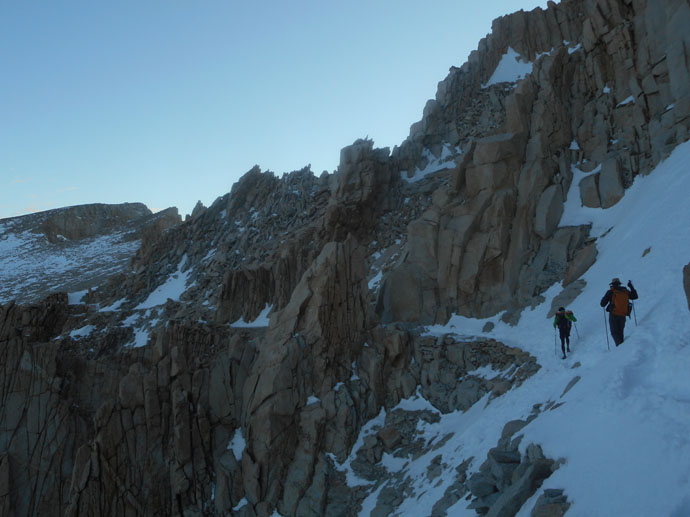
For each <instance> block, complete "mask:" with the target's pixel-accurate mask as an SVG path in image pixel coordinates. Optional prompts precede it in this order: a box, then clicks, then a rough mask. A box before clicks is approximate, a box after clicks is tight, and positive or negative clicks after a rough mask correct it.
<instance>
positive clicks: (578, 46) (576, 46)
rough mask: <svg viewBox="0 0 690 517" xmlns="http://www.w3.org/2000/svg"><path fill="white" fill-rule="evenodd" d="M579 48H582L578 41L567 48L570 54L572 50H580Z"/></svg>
mask: <svg viewBox="0 0 690 517" xmlns="http://www.w3.org/2000/svg"><path fill="white" fill-rule="evenodd" d="M581 48H582V43H578V44H577V45H575V46H574V47H572V48H568V54H572V53H573V52H577V51H578V50H580V49H581Z"/></svg>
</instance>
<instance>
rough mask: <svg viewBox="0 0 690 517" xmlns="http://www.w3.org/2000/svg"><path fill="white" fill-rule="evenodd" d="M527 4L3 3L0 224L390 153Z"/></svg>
mask: <svg viewBox="0 0 690 517" xmlns="http://www.w3.org/2000/svg"><path fill="white" fill-rule="evenodd" d="M537 6H541V7H546V2H545V1H540V0H512V1H508V0H497V1H492V2H466V1H463V0H455V1H451V0H434V1H433V2H419V1H418V0H417V1H412V0H378V1H376V2H371V1H370V2H366V1H363V0H352V1H349V2H330V1H323V0H321V1H316V0H296V1H294V2H284V1H257V2H238V1H234V0H223V1H220V0H205V1H202V2H191V1H182V0H172V1H170V0H168V1H162V0H147V1H146V2H140V1H138V2H135V1H130V0H119V1H117V2H92V1H85V0H84V1H72V0H65V1H61V2H49V1H40V2H39V1H35V0H26V1H22V2H13V1H10V0H0V63H2V74H1V75H0V218H3V217H11V216H14V215H20V214H25V213H29V212H33V211H37V210H47V209H50V208H57V207H61V206H69V205H76V204H84V203H96V202H99V203H122V202H134V201H139V202H143V203H146V205H147V206H149V208H151V209H152V210H159V209H163V208H166V207H168V206H177V207H178V208H179V209H180V213H181V214H182V215H183V216H184V214H186V213H189V212H191V210H192V208H193V206H194V204H195V203H196V201H197V200H201V201H202V202H203V203H204V204H206V205H209V204H210V203H212V202H213V201H214V199H215V198H217V197H218V196H221V195H223V194H225V193H226V192H228V191H229V190H230V188H231V186H232V184H233V183H234V182H235V181H237V179H238V178H239V177H240V176H241V175H242V174H244V173H245V172H246V171H247V170H249V169H250V168H251V167H253V166H254V165H255V164H256V165H259V166H260V167H261V168H262V170H272V171H274V172H275V173H278V174H282V173H284V172H290V171H292V170H296V169H300V168H302V167H304V166H305V165H307V164H311V166H312V170H313V171H314V172H315V173H316V174H320V173H321V171H323V170H327V171H329V172H332V171H333V170H334V169H335V168H336V167H337V165H338V159H339V153H340V149H341V148H342V147H344V146H346V145H349V144H350V143H352V142H353V141H354V140H356V139H357V138H361V137H365V136H368V137H370V138H372V139H373V140H374V142H375V145H376V146H377V147H391V148H392V147H393V146H395V145H397V144H399V143H400V142H402V141H403V140H404V139H405V137H407V135H408V133H409V127H410V125H411V124H412V123H414V122H416V121H417V120H419V119H420V118H421V114H422V110H423V108H424V104H425V103H426V100H427V99H430V98H432V97H434V95H435V92H436V84H437V83H438V81H440V80H442V79H443V78H444V77H445V76H446V75H447V73H448V68H449V67H450V66H451V65H455V66H459V65H461V64H462V63H463V62H464V61H465V60H466V58H467V56H468V54H469V53H470V52H471V51H472V50H473V49H475V48H476V47H477V43H478V42H479V39H481V38H482V37H483V36H485V35H486V34H487V33H488V32H489V31H490V28H491V21H492V20H493V19H494V18H495V17H497V16H500V15H502V14H506V13H509V12H513V11H515V10H519V9H521V8H523V9H526V10H531V9H533V8H534V7H537Z"/></svg>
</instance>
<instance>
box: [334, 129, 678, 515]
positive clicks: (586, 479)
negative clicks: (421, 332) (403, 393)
mask: <svg viewBox="0 0 690 517" xmlns="http://www.w3.org/2000/svg"><path fill="white" fill-rule="evenodd" d="M689 162H690V142H687V143H685V144H682V145H680V146H678V147H677V148H676V150H675V151H674V153H673V154H672V155H671V156H670V157H669V158H668V159H667V160H666V161H664V162H663V163H661V164H660V165H659V166H658V167H657V168H656V169H655V170H654V171H653V172H652V173H651V174H650V175H648V176H640V177H638V178H636V180H635V183H634V184H633V186H632V187H631V188H630V189H628V190H627V191H626V194H625V197H624V198H623V199H622V200H621V201H620V202H619V203H618V204H617V205H615V206H614V207H612V208H609V209H606V210H604V209H589V208H583V207H581V206H580V203H579V193H578V188H577V181H573V186H572V188H571V189H570V192H569V194H568V202H567V203H566V210H565V213H564V214H563V218H562V221H561V224H562V225H571V224H582V223H592V235H593V236H596V237H598V240H597V247H598V250H599V256H598V258H597V262H596V263H595V264H594V265H593V266H592V267H591V268H590V270H589V271H587V273H586V274H585V275H584V276H583V279H584V280H585V281H586V282H587V286H586V287H585V288H584V290H583V292H582V294H581V295H580V296H579V297H578V298H577V299H576V300H575V301H574V303H572V304H571V305H570V306H569V308H570V309H572V310H573V311H574V313H575V315H576V316H577V318H578V322H577V329H576V330H575V329H574V331H573V335H572V342H571V348H572V353H571V354H570V355H569V357H568V358H567V359H566V360H563V359H561V358H560V350H559V351H558V354H555V353H554V344H555V334H554V330H553V327H552V325H551V320H550V319H549V318H547V313H548V311H549V308H550V307H551V301H552V299H553V297H554V296H556V295H557V294H559V293H560V291H561V286H560V285H554V286H552V287H551V288H550V289H549V290H548V291H547V292H546V293H545V298H546V300H545V302H544V303H543V304H541V305H540V306H537V307H536V308H534V309H533V310H529V309H528V310H526V311H525V312H523V315H522V318H521V320H520V322H519V324H518V325H517V326H516V327H510V326H508V325H507V324H505V323H503V322H501V321H500V315H497V316H495V317H493V318H489V319H485V320H474V319H468V318H463V317H459V316H455V317H453V318H451V320H450V321H449V322H448V324H447V325H445V326H434V327H429V328H428V329H427V331H428V333H429V334H433V335H442V334H446V333H455V334H458V335H463V336H476V335H481V334H483V332H482V330H481V329H482V328H483V327H484V325H485V323H486V322H487V321H492V322H493V323H494V324H495V327H494V329H493V331H492V332H490V333H489V334H488V336H490V337H492V338H495V339H498V340H500V341H503V342H504V343H506V344H508V345H510V346H518V347H520V348H522V349H524V350H527V351H529V352H530V353H531V354H532V355H534V356H536V357H537V359H538V362H539V363H540V364H541V365H542V368H541V370H540V371H539V372H538V373H537V374H536V375H534V376H533V377H531V378H530V379H529V380H527V381H526V382H525V383H524V384H523V385H522V386H521V387H520V388H517V389H514V390H512V391H510V392H508V393H506V394H505V395H503V396H501V397H498V398H496V399H494V400H492V401H491V402H490V403H487V399H486V398H485V399H482V400H480V401H479V402H478V403H477V404H475V405H474V406H473V407H472V408H471V409H470V410H468V411H467V412H465V413H460V412H455V413H451V414H448V415H441V419H440V421H439V422H437V423H435V424H429V423H420V425H419V427H418V430H419V431H420V432H421V436H423V437H424V438H425V439H426V440H431V439H438V438H440V437H443V436H445V435H446V434H449V433H451V434H452V437H451V438H450V439H449V440H448V441H446V442H445V443H444V445H443V446H442V447H440V448H439V449H437V450H433V451H430V452H429V453H428V454H425V455H423V456H421V457H419V458H417V459H415V460H412V459H408V461H406V462H400V461H398V462H390V463H389V467H388V468H389V471H392V470H391V469H397V471H403V472H405V473H406V475H407V476H408V477H409V479H410V480H411V481H412V485H411V493H412V494H414V495H413V496H410V497H408V498H407V499H406V500H405V501H404V502H403V503H402V505H401V506H400V507H399V508H398V511H397V512H396V515H430V514H431V509H432V507H433V505H434V503H435V502H436V501H438V500H439V499H440V498H441V497H442V496H443V494H444V492H445V490H446V488H447V487H448V486H449V485H450V484H451V483H452V482H453V480H454V479H455V476H456V472H455V467H457V466H458V465H460V464H461V463H462V462H463V461H464V460H465V459H467V458H470V457H474V460H473V462H472V464H471V466H470V468H469V471H468V475H471V474H472V473H473V472H476V471H477V470H478V469H479V466H480V465H481V463H482V462H483V461H484V460H485V459H486V454H487V452H488V450H489V449H490V448H492V447H495V446H496V443H497V441H498V439H499V437H500V433H501V430H502V427H503V425H504V424H505V423H506V422H508V421H509V420H513V419H517V418H522V419H525V418H526V417H527V416H528V415H529V414H530V413H531V412H532V407H533V405H534V404H542V405H543V404H544V403H545V402H547V401H549V400H552V401H557V402H564V404H563V405H560V406H559V407H557V408H556V409H554V410H552V411H544V412H542V413H541V414H540V415H539V416H538V417H537V418H536V419H535V420H533V421H532V422H531V423H530V424H529V425H528V426H527V427H525V428H524V429H523V430H522V431H521V432H520V433H522V434H524V439H523V440H522V442H521V448H522V452H523V453H524V449H525V448H526V447H527V445H529V444H531V443H537V444H540V445H541V446H542V448H543V450H544V453H545V454H546V456H547V457H550V458H553V459H559V458H563V459H565V461H566V463H565V464H564V465H562V466H561V467H560V468H559V469H558V470H557V471H556V472H555V473H554V474H553V475H552V476H551V477H550V478H548V479H547V480H546V481H545V482H544V484H543V486H542V489H540V490H539V491H537V493H536V494H535V495H534V496H533V497H532V498H531V499H530V500H528V501H527V502H526V503H525V505H524V506H523V508H522V509H521V511H520V513H519V514H518V515H521V516H528V515H530V512H531V510H532V507H533V506H534V503H535V501H536V499H537V497H538V496H539V495H540V494H541V492H542V491H543V489H546V488H564V489H565V495H567V497H568V500H569V501H570V502H571V503H572V506H571V507H570V509H569V510H568V515H569V516H615V515H625V516H655V515H659V516H661V515H664V516H674V517H680V516H688V515H690V381H689V380H688V379H689V377H690V346H689V345H690V314H689V313H688V302H687V300H686V297H685V294H684V291H683V287H682V268H683V266H684V265H685V264H687V263H688V262H690V203H688V194H687V193H688V192H690V174H688V172H687V170H686V168H687V167H686V164H687V163H689ZM578 179H579V178H578ZM612 277H620V278H621V279H622V280H623V281H624V282H627V280H628V279H632V281H633V283H634V284H635V287H636V288H637V290H638V292H639V295H640V299H639V300H638V301H637V302H636V317H637V324H636V323H635V321H634V320H633V319H630V320H628V322H627V325H626V329H625V331H626V340H625V342H624V343H623V344H622V345H621V346H620V347H618V348H616V347H615V346H614V344H613V342H612V341H611V340H610V337H609V342H610V345H607V336H606V333H605V326H604V325H605V313H604V311H603V309H602V308H601V307H600V305H599V301H600V299H601V297H602V296H603V295H604V294H605V292H606V290H607V289H608V284H609V282H610V280H611V278H612ZM578 336H579V337H578ZM558 346H559V348H560V342H559V344H558ZM609 346H610V349H609ZM578 363H579V364H578ZM486 375H487V376H491V375H492V373H491V372H489V371H487V372H486ZM575 376H580V377H581V379H580V380H579V382H577V383H576V384H575V385H574V387H573V388H572V389H571V390H570V391H568V392H567V393H566V394H565V395H563V392H564V389H565V388H566V386H567V385H568V384H569V383H570V382H571V380H573V378H574V377H575ZM401 406H403V407H409V406H412V407H414V409H422V408H426V409H430V410H432V411H435V412H437V411H436V410H435V409H434V408H433V407H432V406H430V405H429V404H428V403H427V402H426V401H424V400H423V399H422V398H421V397H417V398H414V399H412V400H406V401H403V402H401ZM377 421H382V419H381V416H379V417H377ZM379 423H380V422H379ZM376 428H377V426H376V425H374V426H367V427H365V428H364V429H363V431H362V435H365V434H371V433H375V432H376ZM358 443H362V437H360V441H359V442H358ZM355 449H356V448H355ZM354 452H355V451H353V454H354ZM438 454H441V455H442V457H443V461H442V468H443V473H442V474H441V476H440V477H439V480H440V481H439V482H438V483H436V484H434V485H433V486H430V484H429V482H428V481H427V478H426V473H427V469H428V467H429V465H430V464H431V461H432V459H433V458H434V457H436V456H437V455H438ZM341 468H343V469H347V468H348V466H347V465H343V466H341ZM353 484H355V483H353ZM356 484H359V482H357V483H356ZM382 488H383V487H382V486H378V487H376V486H373V485H372V486H371V487H370V490H371V495H370V497H369V498H368V499H367V500H366V501H365V503H366V504H365V505H364V509H363V510H362V511H361V512H360V515H368V512H369V511H370V510H371V509H372V508H373V507H374V502H375V499H376V496H377V494H378V493H379V492H380V491H381V489H382ZM468 504H469V501H467V500H465V499H460V500H459V501H458V502H457V503H456V504H455V505H453V506H452V507H451V508H449V510H448V515H457V516H460V515H463V516H464V515H467V516H470V515H472V516H475V515H476V513H475V511H474V510H468V509H467V505H468Z"/></svg>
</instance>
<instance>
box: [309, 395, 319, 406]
mask: <svg viewBox="0 0 690 517" xmlns="http://www.w3.org/2000/svg"><path fill="white" fill-rule="evenodd" d="M319 402H321V399H320V398H319V397H316V396H315V395H309V398H308V399H307V406H311V405H312V404H318V403H319Z"/></svg>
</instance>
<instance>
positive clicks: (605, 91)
mask: <svg viewBox="0 0 690 517" xmlns="http://www.w3.org/2000/svg"><path fill="white" fill-rule="evenodd" d="M604 93H611V88H609V86H608V85H606V86H604Z"/></svg>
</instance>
